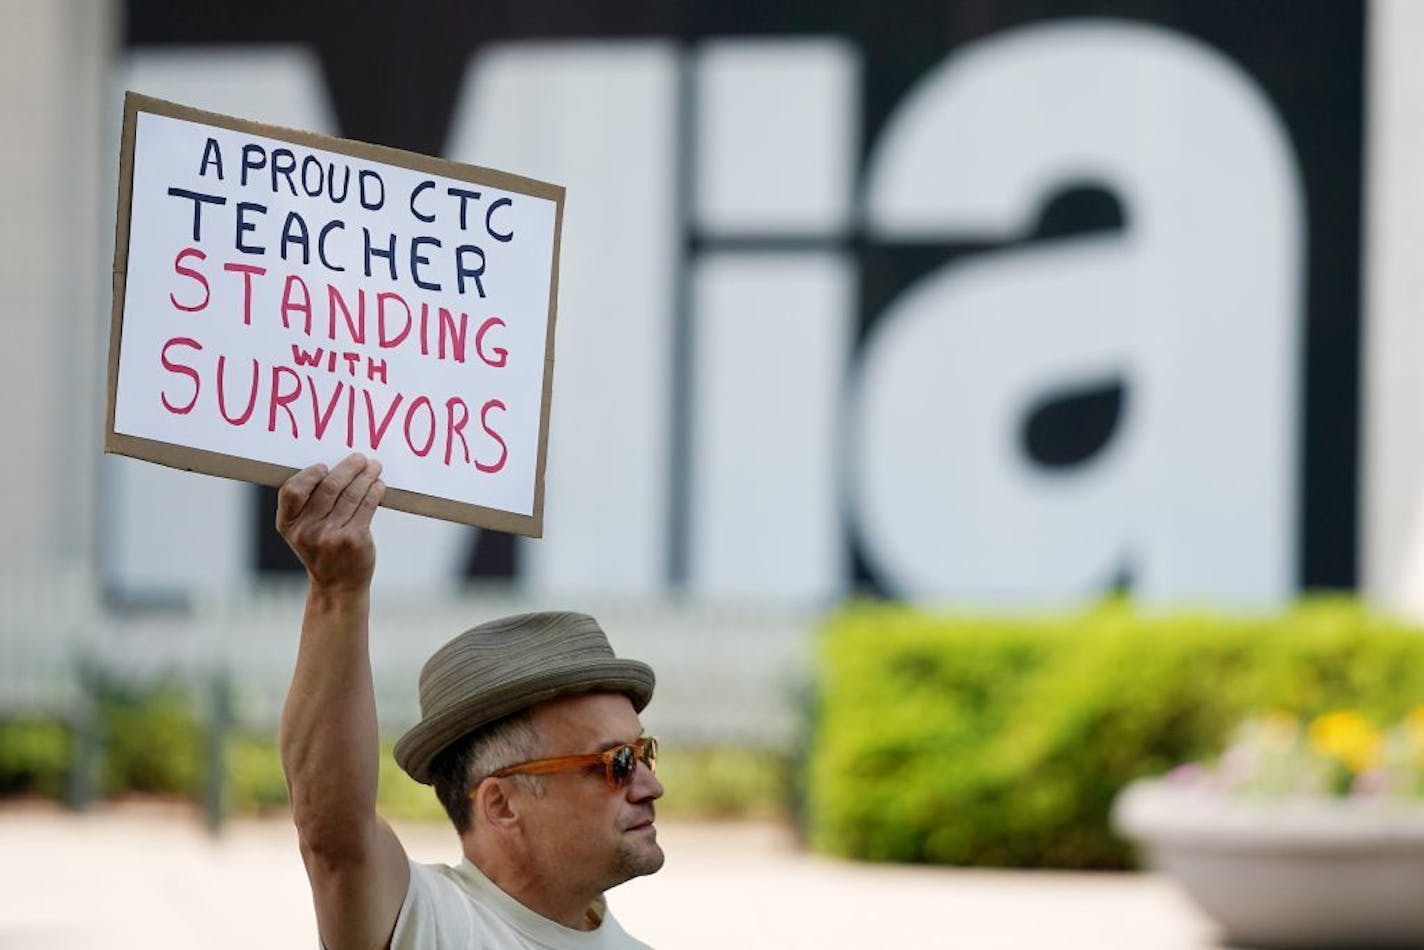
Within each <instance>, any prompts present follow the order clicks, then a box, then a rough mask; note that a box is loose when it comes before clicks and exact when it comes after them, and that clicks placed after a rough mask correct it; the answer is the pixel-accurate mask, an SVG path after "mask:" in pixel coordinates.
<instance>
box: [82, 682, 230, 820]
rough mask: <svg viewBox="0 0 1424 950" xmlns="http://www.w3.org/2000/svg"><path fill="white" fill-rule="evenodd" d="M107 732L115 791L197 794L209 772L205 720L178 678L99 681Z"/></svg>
mask: <svg viewBox="0 0 1424 950" xmlns="http://www.w3.org/2000/svg"><path fill="white" fill-rule="evenodd" d="M93 689H94V692H95V694H96V698H97V700H98V708H99V718H100V722H101V724H102V725H101V729H102V732H103V739H102V748H103V754H104V791H105V793H106V794H107V795H109V796H119V795H124V794H128V793H135V792H136V793H141V794H146V795H164V796H182V797H187V798H193V797H195V796H196V795H197V793H198V789H199V782H200V781H201V779H202V775H203V762H202V753H203V748H202V741H203V732H202V721H201V720H200V719H199V717H198V715H197V713H196V712H195V711H194V708H193V701H192V699H191V697H190V696H189V694H188V692H187V691H186V690H185V689H184V688H183V687H182V686H181V685H179V684H178V683H177V682H176V681H164V682H160V683H156V684H145V685H129V684H124V683H119V682H115V681H107V680H106V681H100V682H97V683H95V684H94V685H93Z"/></svg>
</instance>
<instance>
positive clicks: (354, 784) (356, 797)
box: [277, 455, 410, 950]
mask: <svg viewBox="0 0 1424 950" xmlns="http://www.w3.org/2000/svg"><path fill="white" fill-rule="evenodd" d="M380 474H381V465H380V463H379V462H377V461H375V460H374V459H366V458H363V457H362V456H360V455H351V456H348V457H347V458H346V459H345V460H343V461H342V462H341V463H340V464H339V465H337V466H336V467H335V468H333V469H331V471H329V472H328V471H327V470H326V467H325V466H323V465H314V466H312V467H310V468H307V469H303V470H302V471H301V472H298V473H297V474H296V475H293V476H292V477H291V478H290V479H288V481H287V483H286V484H285V485H283V486H282V489H281V492H280V493H279V494H278V498H277V530H278V531H279V532H281V534H282V537H283V538H285V539H286V541H287V543H288V544H289V545H291V547H292V550H293V551H295V552H296V553H297V556H298V557H299V558H301V560H302V563H303V564H304V565H306V569H307V580H308V588H307V602H306V613H305V614H304V616H303V618H302V635H301V645H300V647H299V648H298V650H297V666H296V670H295V672H294V673H293V675H292V685H291V689H290V690H288V692H287V701H286V703H285V705H284V706H283V707H282V727H281V739H280V744H281V750H282V767H283V769H284V770H285V771H286V775H287V788H288V790H289V792H290V794H291V799H292V817H293V819H294V820H295V821H296V825H297V832H298V836H299V838H300V841H301V849H302V860H303V861H304V862H305V863H306V868H307V876H308V878H310V879H311V888H312V897H313V899H314V901H315V904H316V916H317V926H318V928H319V929H320V931H321V937H322V942H323V943H324V945H325V946H326V947H327V950H344V948H347V947H352V948H367V947H384V946H386V945H387V943H388V942H389V940H390V936H391V931H392V930H393V929H394V927H395V922H396V916H397V914H399V913H400V907H401V903H402V901H403V900H404V899H405V891H406V886H407V883H408V878H409V873H410V870H409V866H408V865H407V863H406V857H405V852H404V850H403V849H402V848H401V845H400V842H399V841H398V840H397V839H396V836H395V833H394V832H392V831H391V829H390V827H389V826H388V825H386V823H385V822H384V821H382V820H381V819H380V818H378V817H377V815H376V775H377V765H378V758H379V756H380V745H379V740H378V733H377V727H376V699H375V689H374V687H373V685H372V682H371V657H370V650H369V648H368V645H367V628H368V626H369V619H370V604H371V575H372V573H373V572H374V571H375V567H376V546H375V543H374V542H373V541H372V539H371V517H372V515H374V514H375V511H376V506H377V505H379V504H380V502H381V497H382V496H383V495H384V493H385V485H384V484H383V483H382V482H381V480H380Z"/></svg>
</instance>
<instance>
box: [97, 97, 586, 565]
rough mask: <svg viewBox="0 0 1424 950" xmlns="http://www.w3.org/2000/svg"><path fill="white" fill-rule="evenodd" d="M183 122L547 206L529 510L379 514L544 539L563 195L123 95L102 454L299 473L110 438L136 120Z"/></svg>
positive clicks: (415, 500)
mask: <svg viewBox="0 0 1424 950" xmlns="http://www.w3.org/2000/svg"><path fill="white" fill-rule="evenodd" d="M140 112H147V113H150V114H152V115H161V116H168V117H169V118H173V119H183V120H186V121H189V122H196V123H199V124H202V125H210V126H216V127H218V128H222V129H228V130H229V131H233V132H242V133H246V134H248V135H260V136H263V137H265V138H271V139H277V140H279V141H282V142H288V143H291V144H294V145H301V146H305V147H307V148H319V149H325V150H327V151H330V152H338V153H340V154H342V155H349V156H351V157H352V158H359V159H363V160H366V161H371V162H380V163H383V164H386V165H397V166H400V167H402V168H408V169H411V170H413V171H420V172H425V173H427V174H430V175H441V176H444V177H446V178H454V179H457V180H460V181H467V182H472V183H475V184H480V185H487V186H490V187H493V188H500V189H502V190H504V191H512V192H516V193H518V194H523V195H530V196H532V197H535V198H544V199H546V200H549V201H552V202H554V249H553V260H552V262H551V270H550V279H549V322H548V328H547V331H546V335H545V338H544V386H543V394H542V396H541V405H540V409H539V456H538V461H537V462H536V464H535V470H534V510H533V512H532V513H531V514H528V515H521V514H518V513H516V512H512V511H504V510H501V509H499V508H486V507H484V506H482V505H471V504H467V503H465V502H460V501H453V500H451V499H448V498H439V497H436V496H434V495H425V494H421V493H419V492H413V491H405V490H402V489H396V488H391V489H388V490H387V491H386V496H385V499H384V500H383V501H382V503H381V504H382V506H383V507H387V508H395V509H397V510H400V511H409V512H412V513H414V514H418V515H427V516H429V517H432V518H441V519H444V520H446V521H454V522H458V523H461V524H467V525H472V526H474V527H479V528H492V529H494V530H496V531H507V532H509V533H511V534H521V535H525V536H526V537H531V538H538V537H542V536H543V533H544V466H545V463H546V461H547V459H548V445H549V404H550V400H551V396H552V392H553V383H554V322H555V317H556V315H557V310H558V301H559V245H560V243H561V241H562V238H563V224H564V187H563V186H562V185H554V184H550V183H549V182H544V181H539V180H537V179H534V178H525V177H523V176H522V175H514V174H511V173H509V172H502V171H498V170H496V169H492V168H482V167H480V166H478V165H465V164H461V163H459V162H452V161H449V160H448V159H443V158H435V157H434V156H430V155H421V154H419V153H417V152H407V151H404V150H402V149H397V148H390V147H388V146H384V145H372V144H370V143H367V142H357V141H353V140H351V139H341V138H335V137H333V136H329V135H320V134H318V133H316V132H307V131H303V130H300V129H287V128H282V127H280V126H275V125H266V124H263V123H261V122H252V121H249V120H247V119H238V118H234V117H233V116H228V115H222V114H221V113H217V112H206V111H204V110H202V109H195V108H192V107H191V106H184V105H179V104H178V103H176V102H169V101H167V100H164V99H156V98H154V97H152V96H145V95H141V94H139V93H136V92H133V91H131V90H130V91H128V92H126V93H125V94H124V126H123V137H122V142H121V144H120V148H119V206H118V215H117V221H116V222H115V226H114V302H113V308H112V314H111V316H110V322H109V373H108V376H109V379H108V404H107V407H106V422H105V431H104V451H105V452H106V453H113V454H116V455H126V456H129V457H131V458H137V459H143V460H144V461H148V462H157V463H158V464H159V465H166V466H168V467H169V468H177V469H182V470H183V471H185V472H201V473H203V474H207V475H219V476H222V477H224V478H234V479H239V480H241V481H247V482H254V483H256V484H259V485H270V486H272V487H277V486H279V485H281V484H282V483H283V482H284V481H286V480H287V479H288V478H290V477H291V476H292V475H294V474H296V472H297V471H298V469H295V468H290V467H288V466H285V465H277V464H275V463H272V462H261V461H258V460H256V459H247V458H241V457H239V456H234V455H225V454H223V453H220V452H212V451H209V450H207V449H197V448H192V447H189V446H185V445H178V444H176V443H172V442H160V441H156V440H153V439H145V438H141V437H138V436H133V435H126V434H124V433H121V432H115V431H114V411H115V403H116V401H117V393H118V382H119V347H120V343H121V342H122V338H123V323H124V287H125V282H126V279H127V272H128V260H129V225H130V218H131V215H132V212H133V158H134V143H135V141H136V139H137V134H138V114H139V113H140Z"/></svg>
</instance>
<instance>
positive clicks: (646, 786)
mask: <svg viewBox="0 0 1424 950" xmlns="http://www.w3.org/2000/svg"><path fill="white" fill-rule="evenodd" d="M662 797H663V783H662V782H659V781H658V777H657V776H656V775H654V774H653V770H652V769H650V768H648V765H647V763H645V762H639V763H638V765H637V768H636V769H635V770H634V772H633V781H632V782H630V783H629V784H628V798H629V800H630V801H635V802H645V801H653V800H656V799H659V798H662Z"/></svg>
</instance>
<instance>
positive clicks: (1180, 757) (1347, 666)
mask: <svg viewBox="0 0 1424 950" xmlns="http://www.w3.org/2000/svg"><path fill="white" fill-rule="evenodd" d="M817 678H818V690H817V700H816V709H815V712H814V716H813V718H814V728H813V736H812V744H811V753H810V763H809V774H808V781H807V785H806V795H807V800H806V803H805V808H806V811H805V820H806V823H807V833H808V835H809V838H810V840H811V843H812V845H813V846H814V847H816V848H818V849H820V850H824V851H827V852H830V853H832V854H837V855H843V856H847V857H854V858H861V859H868V860H884V861H921V862H933V863H942V864H955V865H979V866H1000V867H1059V868H1120V867H1125V866H1129V865H1130V864H1131V860H1132V855H1131V853H1130V852H1129V849H1128V847H1127V846H1126V844H1125V843H1124V842H1122V841H1121V840H1119V839H1118V838H1116V837H1115V836H1114V835H1113V834H1112V832H1111V831H1110V830H1109V827H1108V813H1109V810H1110V807H1111V804H1112V801H1113V797H1114V796H1115V795H1116V793H1117V792H1118V791H1119V790H1120V789H1121V788H1122V787H1123V786H1124V785H1125V784H1127V783H1128V782H1129V781H1131V780H1133V779H1135V778H1138V777H1141V776H1144V775H1152V774H1158V773H1161V772H1164V771H1166V770H1167V769H1169V768H1171V767H1172V766H1173V765H1176V764H1178V763H1180V762H1183V761H1187V760H1192V759H1196V758H1200V757H1202V756H1204V755H1209V754H1211V753H1214V752H1216V751H1219V749H1220V747H1221V745H1222V744H1223V743H1224V741H1225V739H1226V737H1227V735H1228V733H1229V731H1230V730H1231V729H1232V727H1233V726H1234V725H1235V724H1236V723H1237V722H1238V721H1239V720H1240V719H1242V718H1243V717H1245V716H1247V715H1250V714H1252V713H1254V712H1257V711H1263V710H1268V709H1277V710H1282V711H1286V712H1291V713H1297V714H1305V715H1314V714H1317V713H1320V712H1324V711H1326V710H1329V709H1332V708H1339V707H1345V706H1353V707H1355V708H1358V709H1360V710H1361V711H1363V712H1365V713H1367V714H1369V715H1371V716H1373V717H1375V718H1376V719H1377V720H1380V721H1385V720H1391V719H1394V718H1397V717H1398V716H1400V715H1401V714H1402V713H1404V712H1405V711H1406V710H1407V709H1408V708H1409V707H1410V706H1412V705H1415V704H1417V703H1420V702H1424V636H1421V635H1420V631H1418V630H1416V629H1414V628H1412V627H1408V626H1405V625H1403V624H1401V623H1398V622H1396V621H1393V620H1391V619H1389V618H1386V617H1382V616H1380V615H1378V614H1375V613H1371V612H1369V611H1366V610H1364V609H1363V608H1361V607H1360V606H1359V605H1357V604H1355V603H1353V602H1347V601H1340V600H1332V601H1308V602H1305V603H1303V604H1301V605H1300V606H1299V607H1297V608H1295V609H1292V610H1290V611H1288V612H1286V613H1284V614H1281V615H1275V616H1271V617H1260V618H1250V617H1222V616H1212V615H1205V614H1192V615H1185V614H1182V615H1171V616H1156V615H1154V616H1145V615H1142V614H1139V613H1135V612H1134V611H1133V610H1132V609H1131V608H1129V607H1127V606H1125V605H1123V604H1121V603H1115V604H1112V605H1109V606H1105V607H1103V608H1101V609H1099V610H1094V611H1090V612H1086V613H1083V614H1081V615H1076V616H1071V617H1057V618H1049V619H1038V620H1026V619H973V618H963V617H947V616H932V615H927V614H924V613H919V612H915V611H913V610H910V609H908V608H903V607H890V606H879V605H865V604H861V605H854V606H852V607H849V608H846V609H845V610H843V611H841V612H840V613H839V614H838V615H837V616H836V617H834V618H833V619H832V620H831V622H830V623H829V624H828V626H827V629H826V630H825V632H824V636H823V638H822V640H821V643H820V650H819V660H818V671H817Z"/></svg>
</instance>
